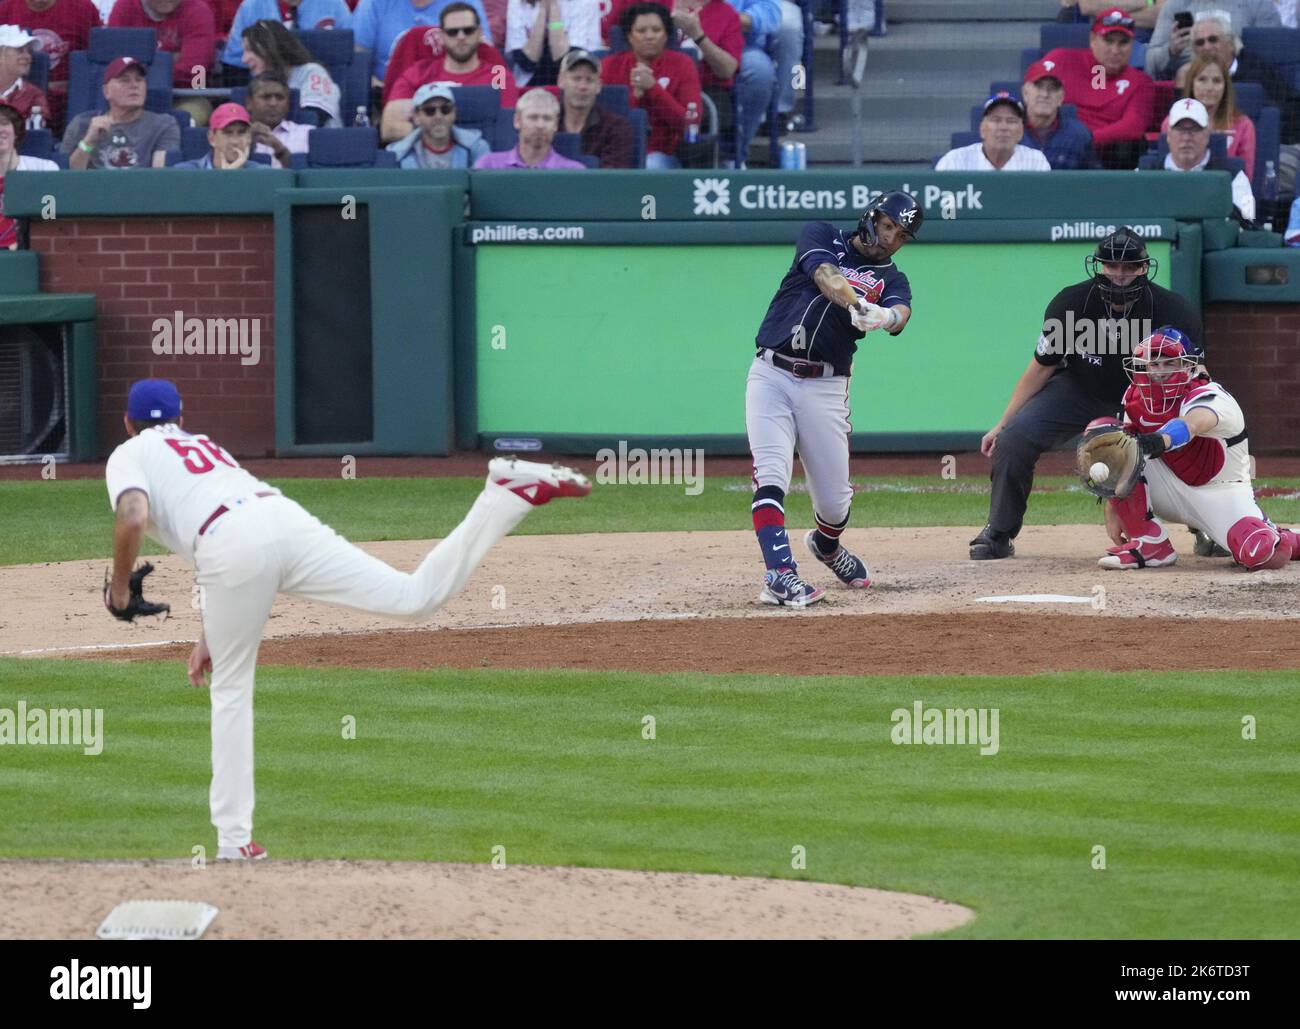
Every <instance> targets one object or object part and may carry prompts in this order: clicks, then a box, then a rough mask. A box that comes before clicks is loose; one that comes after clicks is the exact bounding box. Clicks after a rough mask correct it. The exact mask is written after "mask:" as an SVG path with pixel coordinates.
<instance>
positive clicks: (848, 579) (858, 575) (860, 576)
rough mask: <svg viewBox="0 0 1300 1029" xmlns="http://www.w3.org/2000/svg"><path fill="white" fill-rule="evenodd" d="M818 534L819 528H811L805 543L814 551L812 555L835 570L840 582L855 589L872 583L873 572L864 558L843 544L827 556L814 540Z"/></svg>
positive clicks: (804, 539) (861, 588)
mask: <svg viewBox="0 0 1300 1029" xmlns="http://www.w3.org/2000/svg"><path fill="white" fill-rule="evenodd" d="M816 535H817V530H816V529H810V530H809V531H808V535H807V536H805V537H804V538H803V541H804V543H805V544H806V545H807V547H808V549H809V550H811V551H812V556H813V557H815V558H817V560H818V561H820V562H821V563H822V564H824V565H825V566H826V567H827V568H829V569H830V570H831V571H832V572H834V573H835V577H836V578H837V579H839V580H840V582H842V583H844V585H845V586H848V587H849V588H850V589H855V590H864V589H866V588H867V587H868V586H870V585H871V573H870V572H869V571H868V570H867V566H866V565H865V564H864V563H863V561H862V558H860V557H856V556H855V555H853V554H850V553H849V552H848V551H847V550H845V549H844V548H843V547H842V546H840V547H836V548H835V553H833V554H831V556H830V557H827V556H826V555H825V554H823V553H822V552H821V551H820V550H818V549H817V544H816V543H815V542H814V541H813V537H814V536H816Z"/></svg>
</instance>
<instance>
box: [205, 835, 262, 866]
mask: <svg viewBox="0 0 1300 1029" xmlns="http://www.w3.org/2000/svg"><path fill="white" fill-rule="evenodd" d="M264 857H266V848H265V847H263V846H262V845H261V844H260V843H255V842H253V841H251V840H250V841H249V842H248V843H246V844H245V845H244V846H242V847H218V848H217V860H218V861H261V860H262V858H264Z"/></svg>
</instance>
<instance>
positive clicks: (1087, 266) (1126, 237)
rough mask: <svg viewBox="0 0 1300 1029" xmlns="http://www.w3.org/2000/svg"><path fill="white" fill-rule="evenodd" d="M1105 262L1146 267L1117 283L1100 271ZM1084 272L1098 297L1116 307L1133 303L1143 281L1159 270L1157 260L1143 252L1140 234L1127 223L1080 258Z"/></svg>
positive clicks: (1143, 247) (1145, 249)
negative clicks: (1129, 280) (1094, 287)
mask: <svg viewBox="0 0 1300 1029" xmlns="http://www.w3.org/2000/svg"><path fill="white" fill-rule="evenodd" d="M1108 264H1131V265H1140V264H1145V265H1147V269H1146V271H1145V272H1143V273H1142V274H1141V275H1138V276H1137V277H1135V278H1134V279H1133V281H1132V282H1129V283H1127V284H1126V285H1122V286H1121V285H1119V284H1118V283H1116V282H1113V281H1112V280H1111V278H1110V277H1109V276H1108V275H1106V273H1105V272H1104V271H1103V270H1102V269H1103V266H1104V265H1108ZM1083 268H1084V271H1086V272H1087V273H1088V277H1089V278H1091V279H1092V281H1093V282H1094V283H1095V284H1096V286H1097V291H1098V292H1099V293H1101V298H1102V299H1103V300H1104V301H1106V303H1108V304H1113V305H1114V306H1116V307H1119V306H1121V305H1125V306H1126V305H1128V304H1131V303H1133V301H1134V300H1136V299H1137V298H1138V297H1139V296H1141V295H1142V290H1143V289H1145V288H1146V285H1147V282H1148V281H1150V280H1151V279H1152V278H1154V277H1155V274H1156V272H1157V271H1158V270H1159V269H1160V262H1159V261H1157V260H1155V258H1153V257H1151V256H1150V255H1149V254H1148V253H1147V245H1146V244H1145V243H1143V242H1142V237H1141V236H1139V235H1138V234H1137V233H1136V232H1134V231H1133V230H1132V229H1130V228H1129V227H1128V226H1127V225H1126V226H1124V228H1122V229H1116V230H1115V231H1114V232H1112V233H1111V234H1110V235H1109V236H1107V237H1106V238H1105V239H1103V240H1102V241H1101V242H1100V243H1098V244H1097V249H1096V251H1094V252H1093V253H1091V254H1089V255H1088V256H1087V257H1086V258H1084V260H1083Z"/></svg>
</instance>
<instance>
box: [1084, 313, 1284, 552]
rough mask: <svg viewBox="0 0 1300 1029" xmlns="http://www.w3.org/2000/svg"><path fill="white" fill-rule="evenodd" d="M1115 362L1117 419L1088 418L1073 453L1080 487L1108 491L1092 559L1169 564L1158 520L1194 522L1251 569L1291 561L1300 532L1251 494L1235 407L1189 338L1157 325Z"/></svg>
mask: <svg viewBox="0 0 1300 1029" xmlns="http://www.w3.org/2000/svg"><path fill="white" fill-rule="evenodd" d="M1124 367H1125V371H1126V372H1127V373H1128V377H1129V381H1130V382H1131V383H1132V385H1130V386H1129V388H1128V390H1127V391H1125V393H1124V421H1123V423H1122V424H1121V423H1120V422H1119V421H1117V420H1116V419H1114V418H1098V419H1095V420H1093V421H1092V422H1090V423H1089V424H1088V427H1087V428H1086V429H1085V430H1084V438H1083V440H1082V442H1081V443H1080V444H1079V449H1078V455H1077V456H1078V461H1079V473H1080V475H1082V476H1083V479H1084V484H1085V486H1087V488H1088V489H1089V490H1090V491H1091V492H1093V493H1096V494H1097V495H1098V496H1101V497H1105V498H1107V500H1106V504H1105V511H1106V531H1107V533H1108V534H1109V535H1110V538H1111V540H1112V541H1113V542H1114V544H1115V545H1114V546H1113V547H1111V548H1110V549H1109V550H1107V551H1106V554H1105V556H1104V557H1102V558H1101V560H1100V561H1098V562H1097V563H1098V564H1099V565H1101V567H1102V568H1111V569H1118V570H1125V569H1130V568H1162V567H1164V566H1166V565H1171V564H1173V563H1174V562H1175V561H1177V560H1178V555H1177V553H1175V551H1174V548H1173V545H1172V544H1171V543H1170V542H1169V533H1168V532H1167V531H1166V529H1165V527H1164V525H1162V524H1161V522H1160V521H1159V519H1165V520H1167V521H1171V522H1179V523H1182V524H1184V525H1191V526H1198V527H1200V528H1202V529H1203V530H1204V531H1205V533H1206V534H1207V535H1209V536H1210V538H1211V539H1213V540H1214V541H1215V542H1216V543H1218V544H1219V545H1220V546H1221V547H1223V548H1224V549H1226V550H1227V551H1228V552H1229V553H1230V554H1231V555H1232V557H1233V559H1234V560H1235V561H1236V562H1237V563H1238V564H1240V565H1243V566H1244V567H1245V568H1246V569H1248V570H1249V571H1252V572H1254V571H1259V570H1260V569H1263V568H1281V567H1282V566H1283V565H1285V564H1286V563H1287V562H1288V561H1291V560H1300V534H1297V533H1296V532H1294V531H1293V530H1291V529H1279V528H1277V527H1276V526H1274V525H1273V523H1272V522H1270V521H1269V520H1268V518H1267V517H1266V516H1265V515H1264V512H1263V511H1261V510H1260V509H1259V505H1258V504H1256V503H1255V491H1254V489H1253V488H1252V487H1251V481H1250V450H1249V446H1248V444H1247V440H1246V419H1245V416H1244V415H1243V414H1242V412H1241V407H1240V406H1239V405H1238V404H1237V401H1236V400H1234V399H1233V398H1232V395H1231V394H1230V393H1228V391H1227V390H1225V389H1224V388H1223V387H1222V386H1221V385H1219V384H1218V383H1217V382H1214V381H1213V380H1212V379H1211V378H1210V376H1209V374H1208V373H1206V372H1204V370H1203V368H1202V367H1201V366H1200V364H1199V357H1198V352H1197V351H1196V349H1195V348H1194V347H1193V345H1192V343H1191V341H1190V340H1189V339H1188V338H1187V337H1186V336H1185V335H1184V334H1183V333H1182V332H1180V331H1179V330H1178V329H1175V328H1173V327H1172V326H1168V325H1166V326H1163V327H1162V328H1159V329H1157V330H1156V331H1155V332H1153V333H1152V334H1151V335H1150V336H1148V337H1147V338H1146V339H1144V340H1143V341H1142V342H1141V343H1140V344H1138V346H1137V348H1136V349H1135V351H1134V353H1133V354H1132V355H1131V356H1130V357H1127V358H1125V359H1124ZM1103 465H1104V466H1105V467H1104V468H1103V467H1101V466H1103ZM1103 472H1104V473H1105V474H1104V475H1103V474H1102V473H1103Z"/></svg>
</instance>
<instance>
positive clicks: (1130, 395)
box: [1124, 381, 1250, 486]
mask: <svg viewBox="0 0 1300 1029" xmlns="http://www.w3.org/2000/svg"><path fill="white" fill-rule="evenodd" d="M1194 407H1207V408H1209V409H1210V410H1211V411H1213V412H1214V413H1215V414H1216V415H1218V417H1219V422H1218V424H1217V425H1215V426H1214V428H1212V429H1211V430H1210V431H1209V432H1206V433H1204V434H1203V435H1200V436H1197V437H1196V438H1195V439H1193V440H1192V441H1191V442H1190V443H1188V444H1187V445H1186V446H1183V447H1179V448H1178V449H1177V450H1170V451H1166V452H1165V453H1164V454H1162V455H1161V456H1160V457H1159V458H1158V460H1160V461H1163V462H1164V463H1165V466H1166V467H1167V468H1168V469H1169V470H1170V471H1171V472H1173V473H1174V474H1175V475H1177V476H1178V478H1179V479H1181V480H1182V481H1183V482H1185V483H1187V485H1189V486H1205V485H1207V484H1209V483H1212V482H1250V451H1249V447H1248V444H1247V441H1246V418H1245V416H1244V415H1243V414H1242V412H1241V406H1240V405H1239V404H1238V403H1237V401H1236V400H1234V399H1233V397H1232V394H1230V393H1229V392H1228V391H1227V390H1226V389H1224V388H1223V387H1222V386H1220V385H1219V384H1218V383H1217V382H1206V381H1201V382H1198V383H1197V384H1196V385H1195V386H1194V387H1192V389H1191V391H1190V392H1188V394H1187V396H1185V397H1183V400H1182V403H1181V404H1180V405H1179V408H1178V413H1177V414H1173V413H1170V414H1166V415H1152V414H1151V412H1150V411H1148V410H1147V409H1146V406H1145V405H1144V404H1143V403H1142V395H1141V393H1140V392H1139V391H1138V387H1137V386H1130V387H1129V388H1128V389H1127V390H1126V391H1125V393H1124V424H1125V426H1126V427H1132V428H1134V429H1136V430H1137V431H1138V432H1140V433H1141V432H1156V431H1157V430H1159V429H1160V427H1161V426H1163V425H1165V424H1166V423H1167V422H1170V421H1172V420H1173V419H1174V418H1177V417H1181V416H1182V415H1184V414H1186V413H1187V412H1188V411H1190V410H1191V409H1192V408H1194Z"/></svg>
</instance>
